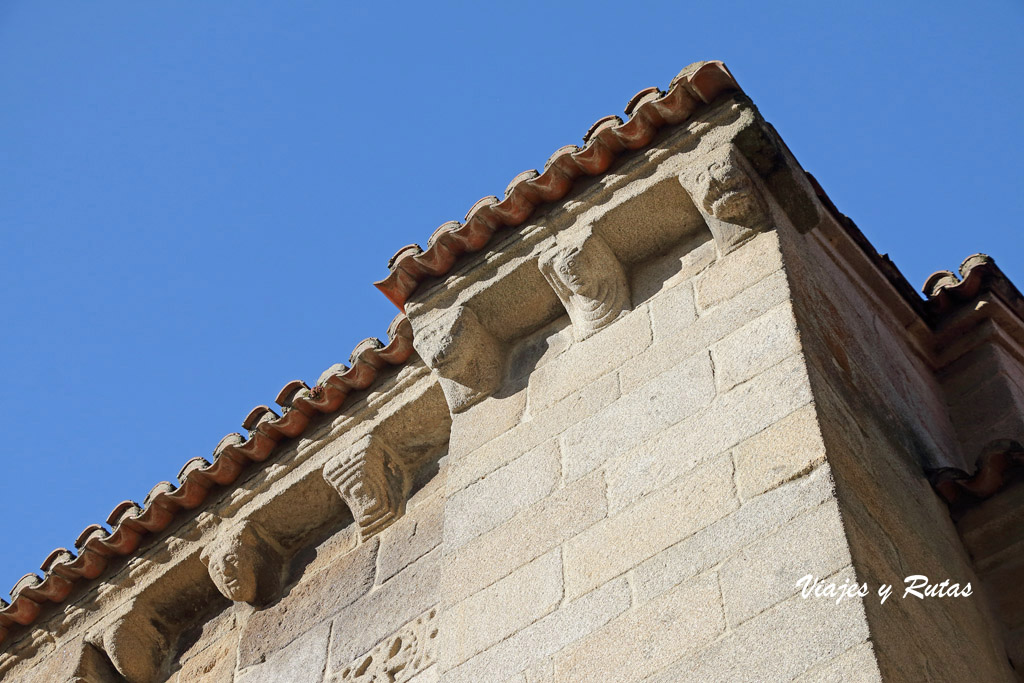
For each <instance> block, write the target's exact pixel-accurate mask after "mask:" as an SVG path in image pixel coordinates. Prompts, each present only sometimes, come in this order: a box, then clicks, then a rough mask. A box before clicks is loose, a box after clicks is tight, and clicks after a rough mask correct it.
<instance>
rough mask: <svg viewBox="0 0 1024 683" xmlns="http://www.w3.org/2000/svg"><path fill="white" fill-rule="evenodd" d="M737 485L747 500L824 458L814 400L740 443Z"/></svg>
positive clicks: (743, 497)
mask: <svg viewBox="0 0 1024 683" xmlns="http://www.w3.org/2000/svg"><path fill="white" fill-rule="evenodd" d="M733 452H734V454H735V456H736V486H737V488H738V489H739V492H740V498H742V499H747V498H751V497H753V496H756V495H758V494H759V493H764V492H765V491H768V490H771V489H773V488H775V487H776V486H778V485H779V484H781V483H782V482H784V481H787V480H789V479H790V478H791V477H794V476H796V475H798V474H800V473H801V472H804V471H806V470H807V469H808V468H810V467H816V466H817V465H819V464H820V463H821V462H823V461H824V460H825V444H824V442H823V441H822V438H821V431H820V430H819V428H818V417H817V408H816V406H815V405H814V404H813V403H811V404H808V405H806V406H804V407H803V408H800V409H799V410H796V411H794V412H792V413H790V414H789V415H788V416H786V417H785V418H783V419H782V420H779V421H778V422H776V423H775V424H773V425H771V426H770V427H768V428H767V429H765V430H764V431H762V432H759V433H758V434H755V435H754V436H752V437H750V438H749V439H747V440H745V441H743V442H741V443H740V444H738V445H737V446H736V448H735V450H734V451H733Z"/></svg>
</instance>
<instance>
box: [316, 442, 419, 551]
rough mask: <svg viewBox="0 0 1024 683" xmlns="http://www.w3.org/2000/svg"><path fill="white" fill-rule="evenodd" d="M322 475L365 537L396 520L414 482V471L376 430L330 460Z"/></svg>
mask: <svg viewBox="0 0 1024 683" xmlns="http://www.w3.org/2000/svg"><path fill="white" fill-rule="evenodd" d="M323 475H324V479H326V480H327V483H328V484H330V485H331V487H332V488H333V489H334V490H335V491H337V493H338V495H339V496H341V497H342V499H343V500H344V501H345V504H346V505H347V506H348V508H349V510H351V511H352V516H353V517H355V520H356V523H357V524H358V525H359V536H360V538H362V539H363V540H366V539H368V538H370V537H372V536H373V535H375V534H377V533H379V532H380V531H381V530H382V529H385V528H387V527H388V526H390V525H391V524H394V522H395V520H397V519H398V518H399V517H400V516H401V515H402V513H403V512H404V511H405V499H406V496H408V495H409V489H410V488H411V486H412V480H411V473H410V472H407V471H405V469H404V468H403V466H402V463H401V460H400V458H398V457H397V456H396V455H395V453H394V452H393V451H392V449H391V447H390V446H388V445H387V444H386V443H385V442H384V439H383V438H381V437H378V436H376V435H374V434H370V435H367V436H366V437H364V438H362V439H360V440H359V441H358V442H357V443H356V444H355V445H354V446H353V447H352V448H351V449H349V450H348V451H347V452H345V453H340V454H338V455H336V456H334V457H333V458H331V459H330V460H328V461H327V464H325V465H324V470H323Z"/></svg>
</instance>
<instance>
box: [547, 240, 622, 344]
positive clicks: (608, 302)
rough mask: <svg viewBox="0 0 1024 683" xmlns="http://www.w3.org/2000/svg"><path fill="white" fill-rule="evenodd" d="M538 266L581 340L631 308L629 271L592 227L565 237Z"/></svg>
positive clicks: (576, 335)
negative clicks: (627, 271)
mask: <svg viewBox="0 0 1024 683" xmlns="http://www.w3.org/2000/svg"><path fill="white" fill-rule="evenodd" d="M538 266H539V267H540V271H541V273H543V274H544V278H545V279H546V280H547V281H548V284H550V285H551V288H552V289H553V290H555V294H557V295H558V298H559V300H560V301H561V302H562V306H564V307H565V310H566V311H567V312H568V313H569V319H570V320H571V321H572V328H573V335H574V336H575V338H576V340H577V341H581V340H583V339H586V338H587V337H589V336H590V335H592V334H594V333H595V332H597V331H598V330H601V329H602V328H605V327H607V326H608V325H611V324H612V323H613V322H615V321H616V320H618V319H619V318H620V317H622V316H623V315H625V314H626V313H627V312H629V308H630V293H629V281H628V280H627V279H626V272H625V270H623V268H622V264H621V263H619V259H618V258H617V257H616V256H615V254H614V253H613V252H612V250H611V248H610V247H609V246H608V243H607V242H605V241H604V240H603V239H601V237H600V236H598V235H595V234H594V233H593V232H592V231H590V230H588V231H586V232H584V233H582V234H580V235H574V236H571V237H569V238H565V237H561V238H560V239H559V240H558V242H556V244H555V246H554V247H552V248H551V249H549V250H548V251H546V252H544V253H543V254H542V255H541V257H540V259H539V261H538Z"/></svg>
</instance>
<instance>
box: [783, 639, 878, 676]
mask: <svg viewBox="0 0 1024 683" xmlns="http://www.w3.org/2000/svg"><path fill="white" fill-rule="evenodd" d="M796 681H797V683H881V681H882V674H881V672H879V670H878V662H877V661H876V660H875V651H874V649H873V648H872V647H871V643H870V642H868V643H861V644H860V645H857V646H856V647H852V648H850V649H849V650H847V651H846V652H844V653H843V654H841V655H839V656H838V657H836V658H835V659H833V660H831V661H828V662H825V663H824V664H819V665H818V666H816V667H814V668H813V669H811V670H810V671H808V672H807V673H805V674H804V675H802V676H800V677H799V678H797V679H796Z"/></svg>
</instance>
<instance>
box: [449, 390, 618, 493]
mask: <svg viewBox="0 0 1024 683" xmlns="http://www.w3.org/2000/svg"><path fill="white" fill-rule="evenodd" d="M618 396H619V380H618V378H617V377H616V376H615V374H614V373H612V374H608V375H605V376H604V377H601V378H600V379H598V380H597V381H595V382H591V383H589V384H585V385H583V386H582V388H580V390H579V391H576V392H574V393H572V394H570V395H569V396H566V397H565V398H563V399H561V400H559V401H558V402H557V403H555V404H553V405H551V406H548V407H546V408H544V409H543V410H540V409H538V410H536V411H533V412H532V414H531V415H529V418H528V419H525V420H524V421H523V422H520V423H519V424H518V425H517V426H516V427H514V428H513V429H511V430H510V431H508V432H506V433H505V434H503V435H501V436H500V437H498V438H496V439H493V440H492V441H490V442H488V443H486V444H484V445H483V446H481V447H480V448H478V449H477V450H475V451H473V452H472V453H471V454H469V455H465V456H463V457H460V458H456V459H453V460H452V462H451V464H450V466H449V471H448V475H447V477H448V478H447V482H446V488H447V491H448V494H449V495H452V494H453V493H454V492H456V491H459V490H460V489H463V488H465V487H466V486H469V485H470V484H471V483H473V482H475V481H477V480H478V479H480V478H481V477H484V476H486V475H487V474H490V473H491V472H493V471H495V470H497V469H498V468H499V467H502V466H503V465H506V464H508V463H509V462H511V461H513V460H515V459H516V458H518V457H519V456H521V455H522V454H524V453H526V452H527V451H529V450H530V449H532V448H535V447H536V446H538V445H539V444H540V443H542V442H543V441H546V440H547V439H550V438H552V437H554V436H557V435H559V434H561V433H562V432H564V431H565V430H566V429H568V428H569V427H570V426H572V425H574V424H576V423H578V422H580V421H581V420H584V419H586V418H587V417H589V416H590V415H593V414H594V413H596V412H597V411H599V410H601V408H603V407H605V406H607V405H608V404H609V403H611V402H612V401H614V400H615V399H616V398H618Z"/></svg>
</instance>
